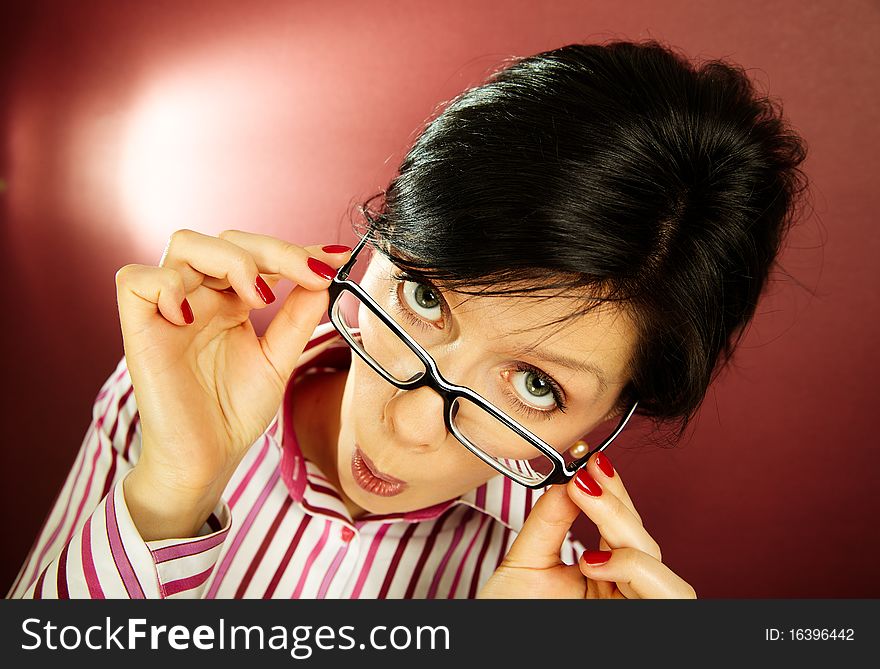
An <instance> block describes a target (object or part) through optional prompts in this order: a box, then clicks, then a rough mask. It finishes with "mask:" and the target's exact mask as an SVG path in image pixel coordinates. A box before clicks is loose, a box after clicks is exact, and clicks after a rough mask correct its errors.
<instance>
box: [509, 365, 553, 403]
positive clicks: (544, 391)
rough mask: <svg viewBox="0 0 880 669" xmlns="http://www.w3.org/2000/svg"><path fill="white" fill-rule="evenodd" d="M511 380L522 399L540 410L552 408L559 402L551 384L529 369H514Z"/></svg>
mask: <svg viewBox="0 0 880 669" xmlns="http://www.w3.org/2000/svg"><path fill="white" fill-rule="evenodd" d="M511 382H512V384H513V387H514V388H515V389H516V392H517V394H519V396H520V397H521V398H522V399H523V400H525V401H526V402H528V403H529V404H533V405H535V406H537V407H538V408H539V409H541V410H542V411H546V410H549V409H553V408H555V407H556V406H557V405H558V404H559V402H558V401H557V399H556V397H557V394H556V393H555V392H554V388H553V386H552V384H551V383H550V382H549V381H548V380H547V379H546V378H545V377H543V376H542V375H540V374H537V373H535V372H534V371H532V370H530V369H520V370H514V372H513V378H512V381H511Z"/></svg>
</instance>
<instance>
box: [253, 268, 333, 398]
mask: <svg viewBox="0 0 880 669" xmlns="http://www.w3.org/2000/svg"><path fill="white" fill-rule="evenodd" d="M329 306H330V294H329V292H328V291H327V289H326V288H325V289H324V290H310V289H308V288H305V287H303V286H300V285H296V286H295V287H294V288H293V290H291V291H290V293H288V295H287V298H286V299H285V300H284V304H283V305H282V306H281V309H279V310H278V313H277V314H275V317H274V318H273V319H272V322H270V323H269V326H268V327H267V328H266V332H265V333H264V334H263V337H262V339H261V342H260V343H261V345H262V348H263V354H264V355H265V356H266V359H267V360H268V361H269V362H270V363H271V365H272V366H273V367H274V368H275V369H276V370H277V372H278V374H279V375H280V376H281V378H282V379H284V380H287V379H289V378H290V375H291V374H292V373H293V368H294V367H296V363H297V361H298V360H299V357H300V356H301V355H302V352H303V349H304V348H305V347H306V344H307V343H308V342H309V339H311V337H312V335H313V334H314V331H315V328H316V327H317V326H318V323H320V322H321V318H322V317H323V315H324V314H325V313H327V308H328V307H329Z"/></svg>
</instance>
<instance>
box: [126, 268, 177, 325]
mask: <svg viewBox="0 0 880 669" xmlns="http://www.w3.org/2000/svg"><path fill="white" fill-rule="evenodd" d="M186 292H187V291H186V288H185V286H184V282H183V277H181V275H180V273H178V272H177V271H176V270H173V269H171V268H168V267H153V266H150V265H137V264H131V265H125V266H124V267H121V268H120V269H119V270H118V271H117V272H116V301H117V306H118V308H119V322H120V325H121V326H122V328H123V334H126V335H127V334H128V332H129V331H131V330H132V329H137V328H139V326H140V325H141V324H142V323H144V322H146V321H147V320H148V319H152V318H155V316H156V309H157V308H158V310H159V313H160V314H161V315H162V316H163V317H164V318H165V319H166V320H167V321H169V322H171V323H174V324H175V325H186V324H187V323H186V319H185V318H184V315H183V308H182V302H183V300H184V298H185V297H186Z"/></svg>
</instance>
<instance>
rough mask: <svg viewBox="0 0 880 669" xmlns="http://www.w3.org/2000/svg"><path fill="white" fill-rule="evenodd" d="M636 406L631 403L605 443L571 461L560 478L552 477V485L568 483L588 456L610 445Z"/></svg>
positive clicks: (637, 404) (635, 403) (636, 403)
mask: <svg viewBox="0 0 880 669" xmlns="http://www.w3.org/2000/svg"><path fill="white" fill-rule="evenodd" d="M638 406H639V403H638V401H635V402H633V403H632V406H630V408H629V410H628V411H627V412H626V413H625V414H624V415H623V416H622V417H621V419H620V422H619V423H618V424H617V427H616V428H614V432H612V433H611V434H610V435H609V436H608V438H606V439H605V441H603V442H602V443H601V444H599V445H598V446H596V448H594V449H592V450H591V451H589V452H588V453H587V454H586V455H582V456H581V457H580V458H578V459H577V460H573V461H572V462H570V463H569V464H568V465H567V467H566V470H567V471H565V472H563V473H562V475H561V476H557V477H553V478H554V479H557V480H554V481H553V483H562V482H564V481H568V479H570V478H571V477H572V476H574V475H575V473H576V472H577V470H578V469H580V468H581V467H582V466H583V465H584V463H585V462H586V461H587V460H589V459H590V456H592V455H594V454H596V453H598V452H599V451H603V450H605V448H607V447H608V445H609V444H611V442H612V441H614V440H615V439H616V438H617V436H618V435H619V434H620V433H621V432H622V431H623V428H625V427H626V424H627V423H628V422H629V419H630V418H632V415H633V413H635V410H636V407H638ZM548 483H549V482H548Z"/></svg>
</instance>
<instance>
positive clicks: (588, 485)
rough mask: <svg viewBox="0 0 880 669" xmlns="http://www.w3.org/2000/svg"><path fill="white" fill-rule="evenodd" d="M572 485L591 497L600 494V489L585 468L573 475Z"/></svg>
mask: <svg viewBox="0 0 880 669" xmlns="http://www.w3.org/2000/svg"><path fill="white" fill-rule="evenodd" d="M574 484H575V485H576V486H577V487H578V488H580V489H581V490H583V491H584V492H585V493H587V494H588V495H590V496H591V497H598V496H599V495H601V494H602V487H601V486H600V485H599V484H598V483H596V481H595V479H593V477H592V476H590V474H589V472H588V471H587V468H586V467H581V468H580V469H578V473H577V474H575V475H574Z"/></svg>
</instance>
